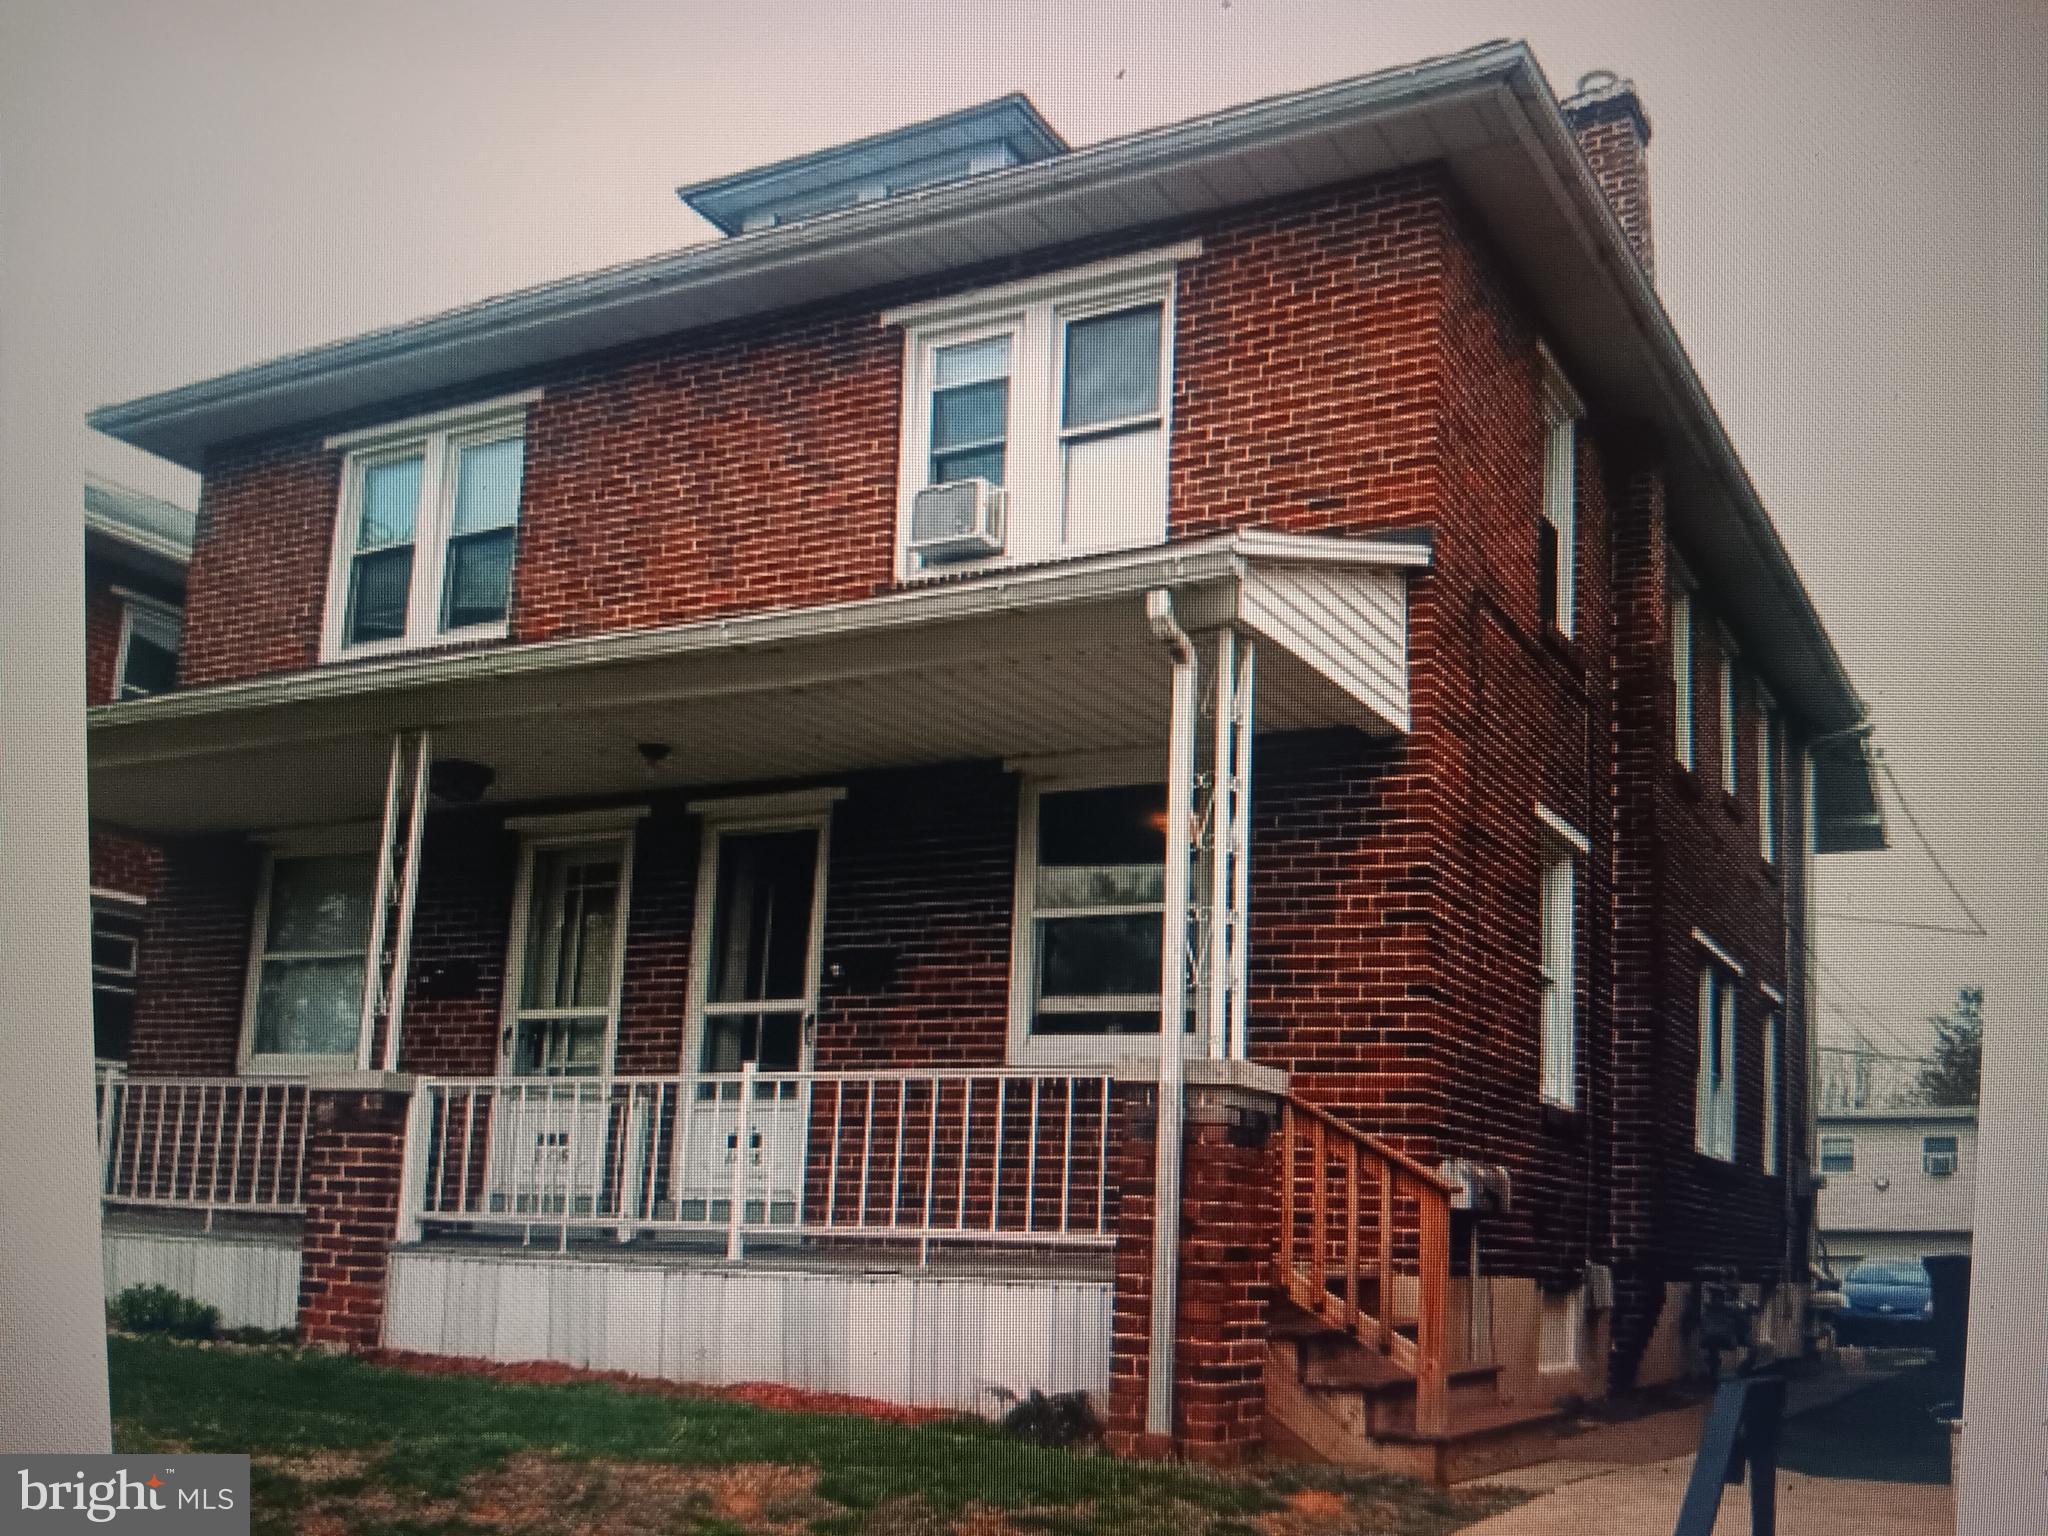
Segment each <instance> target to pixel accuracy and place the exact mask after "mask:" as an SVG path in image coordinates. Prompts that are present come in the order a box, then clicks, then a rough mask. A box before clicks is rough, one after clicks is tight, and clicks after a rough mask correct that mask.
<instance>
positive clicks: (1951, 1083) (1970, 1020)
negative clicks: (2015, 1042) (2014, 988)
mask: <svg viewBox="0 0 2048 1536" xmlns="http://www.w3.org/2000/svg"><path fill="white" fill-rule="evenodd" d="M1928 1022H1929V1023H1930V1024H1932V1025H1933V1026H1934V1055H1933V1056H1932V1057H1930V1058H1929V1059H1928V1062H1927V1064H1926V1065H1925V1066H1923V1067H1922V1068H1921V1069H1920V1093H1921V1096H1922V1097H1923V1098H1925V1099H1926V1100H1927V1102H1928V1103H1929V1104H1933V1105H1937V1106H1939V1107H1941V1108H1944V1109H1952V1108H1963V1107H1967V1106H1969V1105H1973V1104H1975V1103H1976V1102H1977V1084H1978V1079H1979V1078H1980V1077H1981V1076H1982V1075H1983V1070H1984V989H1983V988H1982V987H1964V988H1962V989H1961V990H1960V991H1958V992H1957V993H1956V1005H1955V1007H1954V1008H1953V1009H1951V1010H1950V1011H1949V1012H1948V1013H1946V1014H1944V1015H1942V1016H1940V1017H1939V1018H1934V1019H1930V1020H1928Z"/></svg>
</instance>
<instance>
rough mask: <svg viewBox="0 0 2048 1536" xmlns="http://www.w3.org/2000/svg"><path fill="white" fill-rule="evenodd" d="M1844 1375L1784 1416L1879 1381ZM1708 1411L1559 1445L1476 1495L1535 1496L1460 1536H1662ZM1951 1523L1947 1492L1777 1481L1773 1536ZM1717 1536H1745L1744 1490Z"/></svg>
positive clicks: (1885, 1533) (1822, 1379)
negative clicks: (1502, 1490)
mask: <svg viewBox="0 0 2048 1536" xmlns="http://www.w3.org/2000/svg"><path fill="white" fill-rule="evenodd" d="M1883 1379H1884V1373H1873V1374H1865V1373H1862V1372H1850V1373H1843V1374H1840V1375H1828V1376H1818V1377H1808V1378H1805V1379H1801V1380H1795V1381H1793V1382H1792V1383H1791V1386H1790V1390H1789V1392H1788V1394H1787V1402H1786V1410H1787V1416H1788V1417H1796V1416H1799V1415H1802V1414H1807V1413H1812V1412H1815V1411H1817V1410H1819V1409H1823V1408H1825V1407H1827V1406H1828V1405H1829V1404H1831V1403H1834V1402H1836V1401H1838V1400H1840V1399H1841V1398H1844V1397H1847V1396H1849V1395H1850V1394H1851V1393H1855V1392H1860V1391H1863V1390H1865V1389H1866V1388H1869V1387H1871V1386H1874V1385H1876V1384H1878V1383H1879V1382H1881V1381H1883ZM1706 1410H1707V1405H1706V1404H1705V1403H1704V1402H1702V1403H1698V1404H1695V1405H1693V1406H1690V1407H1685V1408H1677V1409H1672V1410H1669V1411H1666V1412H1663V1413H1655V1414H1649V1415H1646V1416H1645V1417H1643V1418H1640V1419H1635V1420H1631V1421H1629V1422H1626V1423H1620V1424H1607V1425H1601V1426H1598V1427H1597V1428H1594V1429H1590V1430H1588V1431H1586V1432H1585V1433H1584V1434H1580V1435H1575V1436H1573V1437H1572V1438H1570V1439H1568V1440H1566V1441H1564V1442H1563V1443H1562V1444H1561V1445H1560V1447H1559V1452H1560V1454H1559V1455H1558V1456H1557V1458H1556V1459H1554V1460H1551V1461H1547V1462H1544V1463H1542V1464H1541V1465H1539V1466H1534V1467H1525V1468H1523V1469H1521V1470H1519V1471H1515V1472H1508V1473H1502V1474H1500V1475H1498V1476H1495V1477H1490V1478H1482V1479H1480V1480H1479V1482H1478V1483H1477V1484H1475V1485H1474V1486H1487V1485H1491V1486H1495V1487H1507V1488H1515V1489H1518V1490H1520V1491H1522V1492H1525V1493H1527V1492H1533V1493H1535V1494H1536V1497H1535V1498H1534V1499H1532V1500H1530V1502H1529V1503H1527V1504H1524V1505H1522V1506H1521V1507H1520V1508H1518V1509H1512V1510H1509V1511H1508V1512H1507V1513H1506V1514H1502V1515H1496V1516H1494V1517H1493V1518H1492V1519H1491V1520H1483V1521H1481V1522H1480V1523H1479V1524H1477V1525H1474V1526H1469V1527H1467V1529H1466V1533H1465V1536H1665V1533H1667V1532H1669V1531H1670V1529H1671V1527H1672V1525H1673V1523H1674V1522H1675V1521H1676V1520H1677V1518H1678V1506H1679V1505H1680V1503H1682V1502H1683V1501H1684V1498H1685V1488H1686V1483H1687V1482H1688V1480H1690V1478H1691V1477H1692V1463H1693V1458H1692V1455H1691V1448H1692V1447H1694V1446H1696V1445H1697V1444H1698V1443H1699V1437H1700V1430H1701V1428H1702V1426H1703V1425H1704V1424H1705V1422H1706ZM1954 1530H1955V1515H1954V1509H1953V1503H1952V1500H1951V1498H1950V1494H1949V1489H1948V1486H1947V1484H1945V1483H1893V1482H1875V1481H1864V1480H1860V1479H1851V1478H1834V1477H1809V1476H1807V1475H1805V1474H1803V1473H1799V1472H1786V1471H1780V1472H1779V1474H1778V1532H1779V1536H1952V1533H1953V1532H1954ZM1714 1532H1715V1536H1748V1532H1749V1489H1748V1487H1747V1486H1746V1485H1745V1486H1741V1487H1730V1488H1728V1489H1725V1490H1724V1491H1723V1493H1722V1497H1721V1513H1720V1518H1719V1519H1718V1520H1717V1521H1716V1522H1715V1524H1714Z"/></svg>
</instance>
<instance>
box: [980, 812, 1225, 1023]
mask: <svg viewBox="0 0 2048 1536" xmlns="http://www.w3.org/2000/svg"><path fill="white" fill-rule="evenodd" d="M1165 911H1166V789H1165V786H1164V785H1161V784H1156V783H1155V784H1129V783H1116V784H1087V785H1079V784H1074V783H1072V782H1070V781H1048V782H1043V783H1033V782H1027V783H1026V784H1025V786H1024V789H1023V798H1022V802H1021V805H1020V807H1019V812H1018V848H1017V932H1016V962H1015V972H1014V975H1013V977H1012V1011H1013V1015H1014V1017H1013V1041H1014V1044H1015V1045H1016V1047H1017V1048H1018V1049H1019V1051H1020V1052H1022V1053H1023V1054H1025V1055H1030V1056H1038V1057H1042V1058H1048V1059H1076V1058H1080V1059H1086V1058H1089V1057H1094V1058H1100V1057H1103V1056H1105V1055H1114V1054H1117V1052H1116V1050H1115V1045H1116V1039H1117V1037H1121V1036H1127V1035H1142V1036H1155V1037H1156V1036H1157V1035H1158V1033H1159V978H1160V942H1161V932H1162V926H1163V922H1164V914H1165ZM1190 1023H1192V1014H1191V1015H1190Z"/></svg>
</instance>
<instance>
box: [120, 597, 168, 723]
mask: <svg viewBox="0 0 2048 1536" xmlns="http://www.w3.org/2000/svg"><path fill="white" fill-rule="evenodd" d="M183 637H184V624H183V622H182V620H181V619H180V618H179V616H178V610H177V609H175V608H173V607H171V606H170V605H169V604H168V603H157V602H151V601H150V600H149V599H148V598H143V597H128V598H125V599H124V600H123V602H122V604H121V644H120V652H119V656H118V658H117V660H116V664H115V667H114V697H115V698H116V699H117V700H118V699H143V698H148V697H149V696H150V695H151V694H153V693H166V692H168V691H169V690H170V689H172V688H174V687H176V686H177V682H178V645H179V643H180V641H181V640H182V639H183Z"/></svg>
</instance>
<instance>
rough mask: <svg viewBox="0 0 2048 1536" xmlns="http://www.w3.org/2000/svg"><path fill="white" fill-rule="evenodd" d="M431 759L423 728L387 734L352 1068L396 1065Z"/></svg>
mask: <svg viewBox="0 0 2048 1536" xmlns="http://www.w3.org/2000/svg"><path fill="white" fill-rule="evenodd" d="M432 762H433V743H432V738H431V734H430V733H429V732H427V731H412V732H404V731H401V732H397V733H395V734H394V735H393V736H392V738H391V764H390V767H389V769H388V770H387V772H386V775H385V781H384V820H383V825H382V827H381V828H380V829H379V832H378V839H377V885H376V894H375V896H374V898H373V899H372V903H371V907H370V942H369V947H368V952H367V955H366V957H365V959H366V964H365V965H364V968H363V1011H362V1020H361V1026H360V1028H359V1030H358V1032H357V1035H356V1068H357V1070H358V1071H362V1072H369V1071H372V1070H374V1069H376V1068H377V1066H378V1065H379V1062H380V1061H381V1063H382V1067H383V1070H384V1071H386V1072H392V1071H396V1070H397V1068H398V1040H399V1030H400V1029H401V1028H402V1026H403V1022H404V1017H405V982H406V974H407V971H408V970H409V969H410V967H411V964H412V922H413V906H414V902H415V899H416V897H417V896H418V892H419V856H420V839H421V837H422V836H423V834H424V832H425V830H426V820H427V769H428V768H429V766H430V765H431V764H432ZM394 906H395V908H396V910H395V911H394ZM387 938H388V939H389V941H390V942H389V943H387V942H386V940H387ZM379 1018H382V1019H383V1020H384V1021H385V1027H384V1049H383V1053H382V1055H381V1057H379V1056H378V1055H377V1054H376V1050H375V1046H376V1033H377V1021H378V1019H379Z"/></svg>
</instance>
